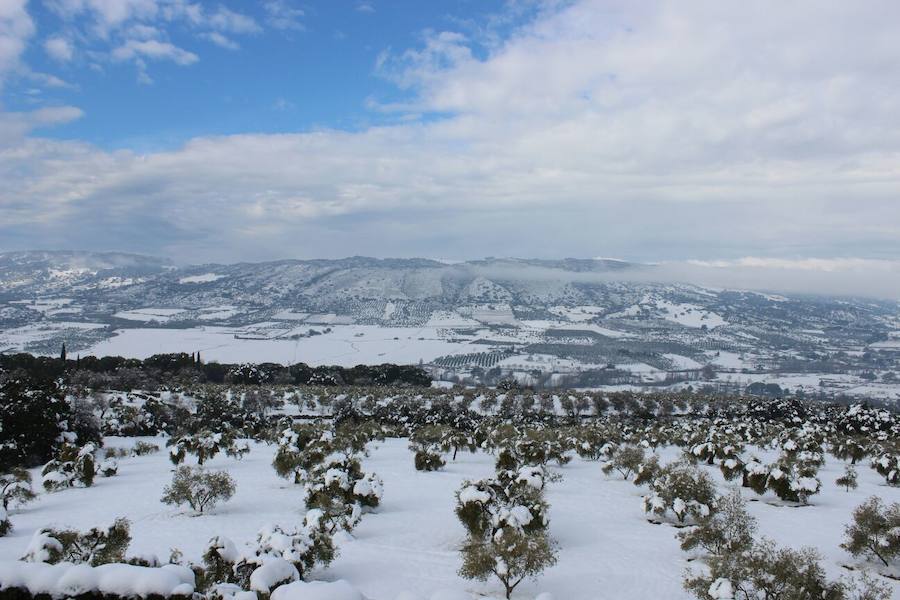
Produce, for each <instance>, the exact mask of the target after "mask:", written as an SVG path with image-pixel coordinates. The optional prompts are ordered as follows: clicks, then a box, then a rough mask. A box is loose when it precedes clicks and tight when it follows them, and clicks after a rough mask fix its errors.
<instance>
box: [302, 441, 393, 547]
mask: <svg viewBox="0 0 900 600" xmlns="http://www.w3.org/2000/svg"><path fill="white" fill-rule="evenodd" d="M382 493H383V486H382V483H381V480H380V479H379V478H378V476H377V475H375V474H374V473H363V471H362V467H361V465H360V463H359V460H358V459H356V458H353V457H341V456H337V455H335V456H332V457H330V458H329V459H328V460H326V461H325V462H323V463H322V464H320V465H318V466H317V467H315V468H314V469H313V471H312V472H311V473H310V477H309V482H308V483H307V484H306V507H307V508H308V509H319V510H320V511H322V515H323V519H324V520H325V522H326V523H327V524H328V525H329V532H334V531H335V530H336V529H337V528H338V527H340V528H342V529H344V530H345V531H348V532H349V531H352V530H353V528H354V527H356V524H357V523H358V522H359V519H360V518H361V516H362V511H363V508H364V507H365V508H375V507H377V506H378V504H379V503H380V501H381V496H382Z"/></svg>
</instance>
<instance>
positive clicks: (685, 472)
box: [644, 461, 716, 523]
mask: <svg viewBox="0 0 900 600" xmlns="http://www.w3.org/2000/svg"><path fill="white" fill-rule="evenodd" d="M715 505H716V487H715V484H714V483H713V481H712V479H710V477H709V475H707V474H706V472H704V471H701V470H700V469H698V468H697V467H696V466H694V465H692V464H691V463H689V462H683V461H678V462H674V463H670V464H668V465H666V466H665V467H663V468H662V469H660V471H659V474H658V475H657V476H656V478H655V479H654V480H653V481H652V482H651V483H650V493H649V494H648V495H647V496H645V497H644V511H645V512H653V513H655V514H657V515H659V516H660V517H665V516H666V515H667V514H669V513H672V514H674V515H675V518H676V519H677V520H678V522H679V523H684V522H685V521H687V520H688V519H689V518H692V519H693V520H695V521H699V520H700V519H704V518H706V517H708V516H709V515H710V514H711V513H712V512H713V510H714V509H715Z"/></svg>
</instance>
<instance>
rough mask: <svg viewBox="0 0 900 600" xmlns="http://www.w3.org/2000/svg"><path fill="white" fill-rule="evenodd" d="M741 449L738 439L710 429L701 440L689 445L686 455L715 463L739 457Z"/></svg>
mask: <svg viewBox="0 0 900 600" xmlns="http://www.w3.org/2000/svg"><path fill="white" fill-rule="evenodd" d="M741 450H742V447H741V444H740V441H739V440H737V439H735V438H734V437H733V436H731V435H728V434H725V433H721V432H719V431H712V432H711V433H710V434H709V435H708V436H707V437H706V439H705V440H704V441H703V442H700V443H698V444H694V445H693V446H692V447H691V449H690V452H688V456H689V457H690V458H691V459H692V460H697V461H701V462H704V463H706V464H707V465H715V464H719V463H720V462H721V461H723V460H727V459H736V458H739V457H740V454H741Z"/></svg>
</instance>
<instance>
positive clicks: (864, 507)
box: [841, 496, 900, 566]
mask: <svg viewBox="0 0 900 600" xmlns="http://www.w3.org/2000/svg"><path fill="white" fill-rule="evenodd" d="M844 535H845V537H844V543H842V544H841V548H843V549H845V550H846V551H847V552H849V553H850V554H852V555H853V556H859V555H864V556H868V557H872V558H877V559H878V560H880V561H881V562H882V563H884V566H889V564H890V563H891V562H893V561H894V560H895V559H897V558H898V557H900V504H898V503H896V502H895V503H893V504H891V505H890V506H885V505H884V503H883V502H882V501H881V499H880V498H878V497H877V496H872V497H871V498H869V499H868V500H866V501H865V502H863V503H862V504H860V505H859V506H857V507H856V509H855V510H854V511H853V522H852V523H851V524H850V525H847V526H846V527H845V528H844Z"/></svg>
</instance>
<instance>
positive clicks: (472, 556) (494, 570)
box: [459, 526, 557, 598]
mask: <svg viewBox="0 0 900 600" xmlns="http://www.w3.org/2000/svg"><path fill="white" fill-rule="evenodd" d="M461 552H462V557H463V564H462V567H461V568H460V569H459V574H460V576H462V577H465V578H467V579H476V580H478V581H486V580H487V579H488V578H489V577H491V576H492V575H493V576H496V577H497V579H499V580H500V583H502V584H503V588H504V590H505V593H506V598H510V597H511V596H512V593H513V590H515V589H516V587H517V586H518V585H519V584H520V583H522V581H524V580H525V579H527V578H534V577H537V576H538V575H540V574H541V572H542V571H544V569H546V568H548V567H552V566H553V565H555V564H556V560H557V559H556V543H555V542H554V541H553V540H552V539H551V538H550V537H549V536H548V535H547V534H546V533H545V532H536V533H526V532H524V531H522V530H521V529H518V528H516V527H511V526H507V527H503V528H502V529H500V530H498V531H497V533H496V534H494V535H493V536H491V537H490V538H475V537H471V536H470V537H469V538H468V539H467V540H466V542H465V543H464V544H463V546H462V550H461Z"/></svg>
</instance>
